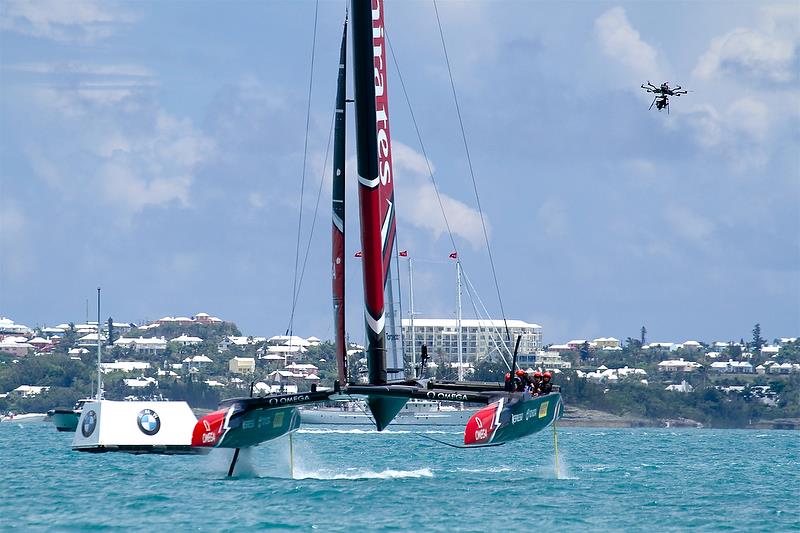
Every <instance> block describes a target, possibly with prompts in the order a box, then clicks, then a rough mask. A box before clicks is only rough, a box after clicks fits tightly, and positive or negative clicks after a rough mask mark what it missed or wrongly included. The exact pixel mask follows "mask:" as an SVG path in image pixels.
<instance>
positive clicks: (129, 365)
mask: <svg viewBox="0 0 800 533" xmlns="http://www.w3.org/2000/svg"><path fill="white" fill-rule="evenodd" d="M148 368H150V363H146V362H144V361H114V362H113V363H100V372H102V373H103V374H108V373H109V372H141V371H143V370H147V369H148Z"/></svg>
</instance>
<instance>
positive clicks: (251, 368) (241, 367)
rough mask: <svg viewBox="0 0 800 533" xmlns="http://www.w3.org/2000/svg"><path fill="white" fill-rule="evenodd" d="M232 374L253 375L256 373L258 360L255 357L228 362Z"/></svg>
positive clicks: (239, 358)
mask: <svg viewBox="0 0 800 533" xmlns="http://www.w3.org/2000/svg"><path fill="white" fill-rule="evenodd" d="M228 370H229V371H230V373H231V374H246V373H248V374H252V373H253V372H255V371H256V360H255V359H254V358H253V357H234V358H233V359H231V360H230V361H228Z"/></svg>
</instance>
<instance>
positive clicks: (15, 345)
mask: <svg viewBox="0 0 800 533" xmlns="http://www.w3.org/2000/svg"><path fill="white" fill-rule="evenodd" d="M31 350H33V345H32V344H29V343H27V342H25V338H24V337H6V338H5V339H3V340H1V341H0V352H5V353H10V354H11V355H13V356H15V357H21V356H23V355H28V352H29V351H31Z"/></svg>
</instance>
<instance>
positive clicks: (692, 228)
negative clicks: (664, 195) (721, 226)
mask: <svg viewBox="0 0 800 533" xmlns="http://www.w3.org/2000/svg"><path fill="white" fill-rule="evenodd" d="M664 217H665V218H666V220H667V222H668V223H669V224H670V225H671V226H672V228H673V229H674V230H675V231H677V232H678V234H679V235H681V236H682V237H684V238H685V239H687V240H689V241H692V242H693V243H695V244H698V245H702V244H704V243H705V242H706V241H707V240H708V239H709V237H711V235H712V233H714V230H715V224H714V223H713V222H712V221H711V220H709V219H708V218H706V217H703V216H702V215H699V214H698V213H696V212H694V211H692V210H690V209H688V208H686V207H683V206H680V205H670V206H668V207H667V208H666V209H665V211H664Z"/></svg>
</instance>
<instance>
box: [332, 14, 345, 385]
mask: <svg viewBox="0 0 800 533" xmlns="http://www.w3.org/2000/svg"><path fill="white" fill-rule="evenodd" d="M346 63H347V18H345V20H344V29H343V30H342V45H341V48H340V51H339V76H338V78H337V82H336V118H335V122H334V130H333V194H332V203H333V227H332V240H331V245H332V256H333V257H332V260H333V265H332V266H333V282H332V283H333V320H334V327H335V338H334V343H335V346H336V366H337V369H338V376H339V384H340V385H346V384H347V342H346V340H345V319H344V317H345V314H344V271H345V268H344V264H345V262H344V244H345V235H344V220H345V186H344V171H345V168H344V165H345V138H346V135H347V133H346V128H345V126H346V113H345V105H346V94H345V93H346V90H347V68H346Z"/></svg>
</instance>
